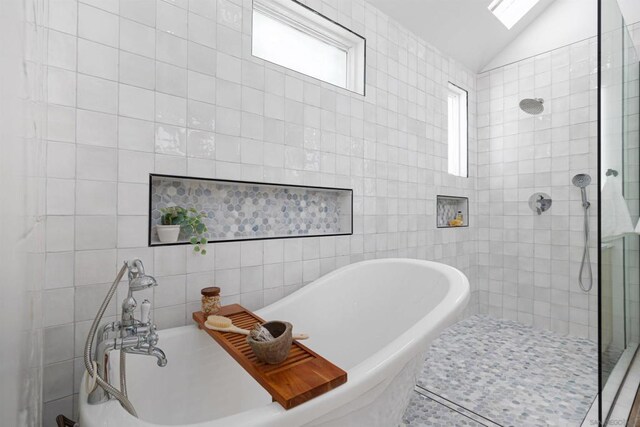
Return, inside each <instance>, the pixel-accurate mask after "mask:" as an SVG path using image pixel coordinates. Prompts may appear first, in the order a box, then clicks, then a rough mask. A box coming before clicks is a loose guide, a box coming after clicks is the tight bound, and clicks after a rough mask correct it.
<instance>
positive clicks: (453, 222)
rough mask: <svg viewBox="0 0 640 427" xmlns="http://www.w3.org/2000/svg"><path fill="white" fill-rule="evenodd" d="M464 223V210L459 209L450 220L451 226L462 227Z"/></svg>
mask: <svg viewBox="0 0 640 427" xmlns="http://www.w3.org/2000/svg"><path fill="white" fill-rule="evenodd" d="M463 225H464V221H463V218H462V211H458V214H457V215H456V216H455V218H453V219H452V220H450V221H449V226H450V227H462V226H463Z"/></svg>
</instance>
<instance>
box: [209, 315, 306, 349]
mask: <svg viewBox="0 0 640 427" xmlns="http://www.w3.org/2000/svg"><path fill="white" fill-rule="evenodd" d="M204 326H205V327H206V328H207V329H211V330H213V331H219V332H231V333H234V334H241V335H247V336H251V338H253V339H254V340H256V341H259V342H267V341H273V339H274V338H273V336H272V335H271V333H270V332H269V331H268V330H267V329H266V328H264V327H262V325H261V324H259V323H256V325H255V326H254V327H253V329H252V330H251V331H249V330H248V329H242V328H238V327H237V326H236V325H234V324H233V321H232V320H231V319H229V318H228V317H224V316H217V315H213V316H209V317H207V320H206V321H205V322H204ZM307 338H309V335H307V334H295V335H293V339H294V340H306V339H307Z"/></svg>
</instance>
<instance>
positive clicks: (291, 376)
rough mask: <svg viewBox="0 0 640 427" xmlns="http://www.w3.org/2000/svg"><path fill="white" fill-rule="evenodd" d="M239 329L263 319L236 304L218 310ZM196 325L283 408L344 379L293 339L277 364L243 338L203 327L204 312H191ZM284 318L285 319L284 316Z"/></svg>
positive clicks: (339, 370) (248, 327) (248, 326)
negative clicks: (267, 360)
mask: <svg viewBox="0 0 640 427" xmlns="http://www.w3.org/2000/svg"><path fill="white" fill-rule="evenodd" d="M216 314H218V315H220V316H225V317H228V318H229V319H231V320H232V321H233V324H234V325H236V326H237V327H239V328H243V329H251V328H252V327H253V326H254V325H255V324H256V323H257V322H259V323H264V320H262V319H261V318H259V317H258V316H256V315H255V314H253V313H252V312H250V311H249V310H247V309H246V308H244V307H242V306H241V305H238V304H232V305H227V306H224V307H222V308H221V309H220V311H219V312H218V313H216ZM193 320H195V321H196V323H197V324H198V326H199V327H200V328H201V329H202V330H204V331H206V332H207V333H208V334H209V335H211V337H212V338H213V339H214V340H216V342H217V343H218V344H220V346H222V348H224V349H225V350H226V351H227V353H229V354H230V355H231V357H233V358H234V359H235V360H236V361H237V362H238V363H239V364H240V366H242V367H243V368H244V369H245V370H246V371H247V372H248V373H249V375H251V376H252V377H253V378H254V379H255V380H256V381H258V383H260V385H261V386H262V387H264V389H265V390H267V392H268V393H269V394H270V395H271V396H272V397H273V400H275V401H276V402H278V403H279V404H280V405H282V407H283V408H285V409H291V408H293V407H295V406H298V405H300V404H301V403H304V402H306V401H308V400H311V399H313V398H314V397H317V396H320V395H321V394H324V393H326V392H328V391H330V390H333V389H334V388H336V387H338V386H339V385H341V384H344V383H345V382H347V373H346V372H345V371H343V370H342V369H340V368H338V367H337V366H335V365H334V364H333V363H331V362H329V361H328V360H327V359H325V358H323V357H322V356H320V355H318V354H316V353H315V352H313V351H311V350H309V349H308V348H307V347H305V346H303V345H302V344H300V343H299V342H297V341H294V342H293V344H291V351H290V352H289V356H288V357H287V359H286V360H285V361H284V362H282V363H280V364H277V365H268V364H266V363H263V362H260V361H259V360H258V359H257V358H256V356H255V355H254V354H253V351H252V350H251V347H249V344H247V341H246V339H247V337H246V336H244V335H240V334H233V333H230V332H218V331H212V330H211V329H207V328H206V327H205V326H204V322H205V320H206V317H205V315H204V314H203V313H202V312H201V311H197V312H195V313H193ZM284 320H286V319H284Z"/></svg>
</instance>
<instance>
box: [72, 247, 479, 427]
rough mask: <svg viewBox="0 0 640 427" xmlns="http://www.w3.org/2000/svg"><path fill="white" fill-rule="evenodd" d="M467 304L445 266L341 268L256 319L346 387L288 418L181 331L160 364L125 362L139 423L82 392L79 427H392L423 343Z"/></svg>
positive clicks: (166, 341)
mask: <svg viewBox="0 0 640 427" xmlns="http://www.w3.org/2000/svg"><path fill="white" fill-rule="evenodd" d="M468 299H469V282H468V280H467V278H466V277H465V276H464V274H462V273H461V272H460V271H458V270H456V269H455V268H453V267H449V266H447V265H444V264H439V263H435V262H429V261H418V260H410V259H382V260H374V261H364V262H360V263H357V264H352V265H348V266H346V267H343V268H340V269H338V270H336V271H334V272H332V273H330V274H328V275H326V276H324V277H322V278H320V279H318V280H316V281H315V282H313V283H311V284H309V285H307V286H305V287H304V288H302V289H300V290H299V291H297V292H294V293H293V294H291V295H289V296H287V297H285V298H283V299H282V300H280V301H278V302H276V303H274V304H271V305H270V306H268V307H265V308H263V309H261V310H259V311H257V312H256V313H257V314H258V315H259V316H260V317H262V318H264V319H266V320H287V321H290V322H291V323H293V325H294V331H297V332H306V333H308V334H309V335H310V336H311V338H310V339H309V340H308V341H306V342H305V343H304V344H305V345H307V346H308V347H310V348H311V349H312V350H314V351H316V352H317V353H319V354H321V355H322V356H324V357H325V358H327V359H328V360H330V361H332V362H333V363H334V364H336V365H338V366H340V367H341V368H343V369H344V370H346V371H347V373H348V380H347V383H346V384H344V385H341V386H340V387H338V388H336V389H335V390H332V391H330V392H328V393H325V394H324V395H322V396H319V397H317V398H315V399H313V400H311V401H309V402H306V403H304V404H302V405H299V406H297V407H295V408H293V409H290V410H288V411H286V410H284V409H283V408H282V407H281V406H280V405H279V404H278V403H274V402H272V401H271V397H270V396H269V395H268V394H267V393H266V392H265V391H264V389H262V387H261V386H260V385H259V384H258V383H257V382H255V381H254V380H253V379H252V378H251V377H250V376H249V375H248V374H247V373H245V371H244V370H243V369H242V368H241V367H240V366H239V365H238V364H237V363H236V362H235V361H234V360H233V359H232V358H231V357H230V356H228V355H227V353H226V352H225V351H224V350H222V348H221V347H219V346H218V344H217V343H216V342H215V341H214V340H213V339H212V338H211V337H209V336H208V335H207V334H206V333H205V332H204V331H201V330H199V329H198V328H197V327H196V326H195V325H193V326H185V327H180V328H173V329H168V330H162V331H160V333H159V335H160V341H159V343H158V347H160V348H161V349H163V350H164V351H165V353H166V355H167V359H168V361H169V363H168V365H167V366H166V367H164V368H160V367H158V366H157V365H156V361H155V358H152V357H145V356H131V355H129V356H128V357H127V377H128V380H127V384H128V391H129V398H130V400H131V402H132V403H133V405H134V406H135V407H136V410H137V412H138V415H139V417H140V418H138V419H136V418H134V417H133V416H131V415H129V414H128V413H127V412H126V411H125V410H124V409H123V408H121V407H120V404H119V403H118V402H117V401H115V400H112V401H110V402H107V403H104V404H99V405H89V404H88V403H87V392H86V390H85V387H84V385H83V386H82V387H81V392H80V425H81V426H82V427H97V426H101V427H107V426H108V427H111V426H114V427H115V426H117V427H134V426H135V427H138V426H158V425H174V426H194V427H195V426H198V427H219V426H221V427H234V426H273V427H286V426H319V425H321V426H336V427H338V426H339V427H343V426H382V427H390V426H397V425H398V424H399V423H400V421H401V417H402V414H403V412H404V410H405V408H406V406H407V404H408V401H409V397H410V394H411V391H412V389H413V386H414V384H415V378H416V374H417V372H418V370H419V369H420V366H421V362H422V360H423V359H424V354H425V351H426V349H427V347H428V345H429V343H431V341H433V340H434V339H435V338H436V337H437V336H438V334H439V333H440V332H441V331H442V330H443V329H444V328H445V327H447V326H449V325H450V324H451V323H453V322H454V321H455V320H456V318H457V317H458V316H459V315H460V314H461V312H462V310H463V309H464V307H465V306H466V304H467V302H468ZM115 356H117V355H115ZM118 359H119V358H118V357H111V358H110V360H112V361H118ZM113 363H114V366H113V369H112V375H113V378H112V381H111V382H112V383H113V384H117V383H118V380H117V378H118V377H117V375H118V372H117V368H118V366H117V365H118V363H117V362H113ZM85 375H86V373H85ZM83 384H84V381H83Z"/></svg>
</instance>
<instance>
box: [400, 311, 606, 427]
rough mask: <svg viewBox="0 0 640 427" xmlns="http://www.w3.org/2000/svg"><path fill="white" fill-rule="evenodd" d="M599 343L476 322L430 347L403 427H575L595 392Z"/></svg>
mask: <svg viewBox="0 0 640 427" xmlns="http://www.w3.org/2000/svg"><path fill="white" fill-rule="evenodd" d="M597 378H598V359H597V345H596V343H594V342H592V341H589V340H586V339H581V338H574V337H566V336H562V335H559V334H555V333H553V332H549V331H542V330H537V329H534V328H531V327H529V326H526V325H523V324H520V323H518V322H514V321H509V320H499V319H494V318H491V317H488V316H481V315H478V316H473V317H470V318H468V319H465V320H463V321H462V322H459V323H457V324H456V325H454V326H453V327H451V328H449V329H448V330H446V331H445V332H444V333H443V334H442V335H441V336H440V338H438V339H437V340H436V341H435V342H434V343H433V344H432V346H431V349H430V350H429V352H428V354H427V358H426V360H425V363H424V367H423V369H422V373H421V374H420V376H419V378H418V384H417V386H416V394H415V395H414V396H413V398H412V400H411V403H410V404H409V407H408V408H407V411H406V413H405V416H404V422H405V424H406V425H408V426H483V425H484V426H490V427H491V426H497V425H500V426H527V427H528V426H579V425H580V424H581V423H582V420H583V418H584V417H585V415H586V414H587V412H588V410H589V407H590V406H591V403H592V402H593V400H594V399H595V396H596V394H597Z"/></svg>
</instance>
